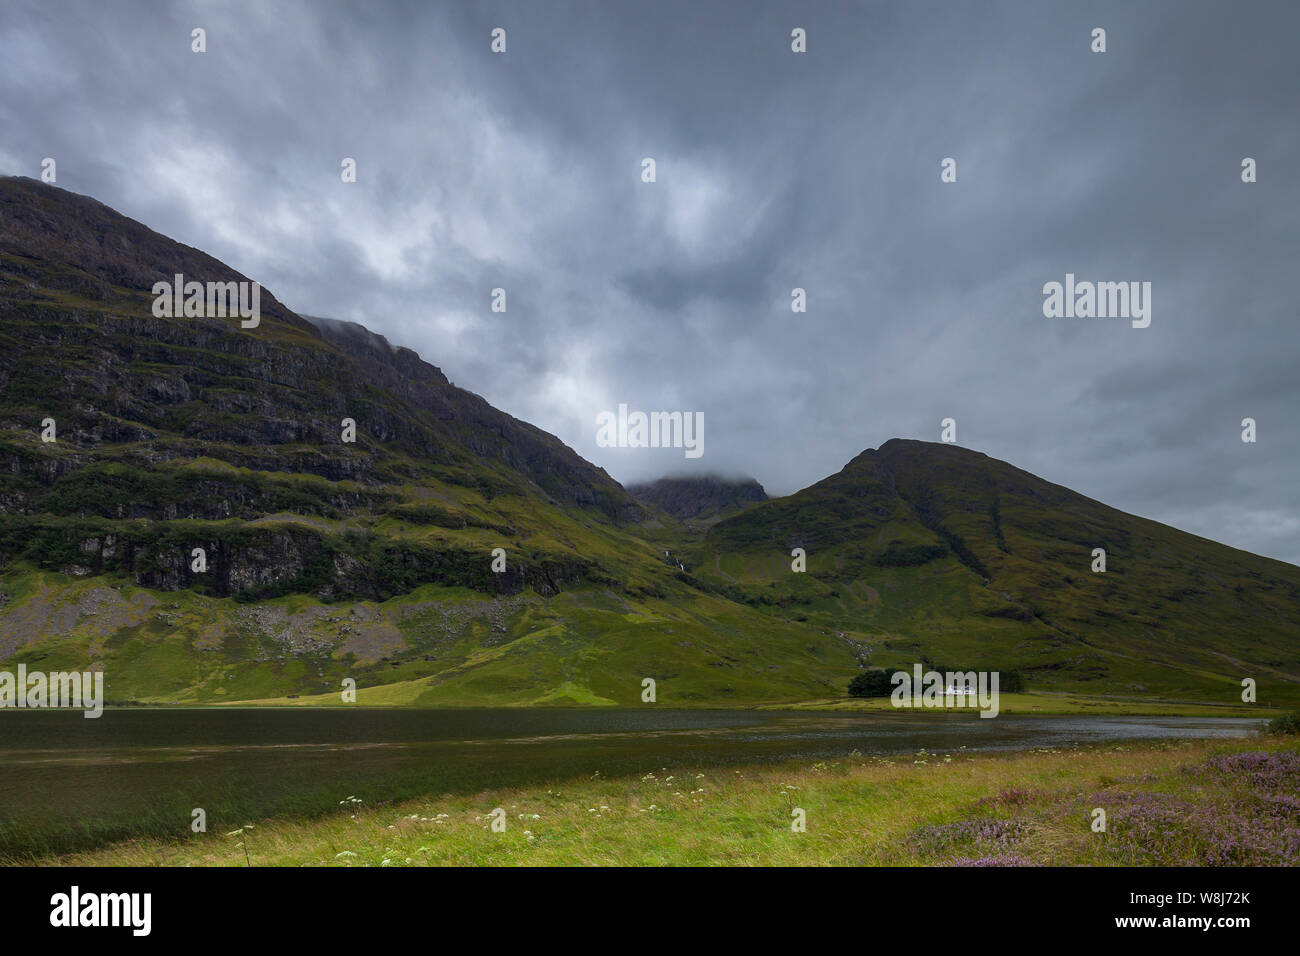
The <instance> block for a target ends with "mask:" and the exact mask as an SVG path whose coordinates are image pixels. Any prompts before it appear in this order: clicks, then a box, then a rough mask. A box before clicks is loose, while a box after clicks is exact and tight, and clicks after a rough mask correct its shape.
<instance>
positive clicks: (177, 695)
mask: <svg viewBox="0 0 1300 956" xmlns="http://www.w3.org/2000/svg"><path fill="white" fill-rule="evenodd" d="M177 273H182V274H183V275H184V276H185V278H186V279H187V280H197V281H200V282H207V281H221V282H226V281H244V280H245V278H246V277H244V276H242V275H240V274H239V273H238V272H236V271H235V270H233V269H231V268H230V267H228V266H226V265H224V264H223V263H221V262H219V261H217V260H216V259H213V258H212V257H210V256H207V255H206V254H204V253H202V252H200V251H198V250H196V249H193V248H190V247H188V246H184V245H182V244H180V243H177V242H175V241H173V240H171V239H168V238H167V237H165V236H161V235H159V234H158V233H155V232H153V231H151V230H149V229H148V228H147V227H145V226H143V225H141V224H140V223H138V222H135V221H133V220H130V219H128V218H126V217H124V216H121V215H120V214H118V213H116V212H114V211H113V210H111V209H109V208H108V207H106V206H104V205H102V204H100V203H97V202H95V201H94V200H92V199H88V198H86V197H82V196H77V195H75V194H72V193H69V192H66V191H64V190H61V189H57V188H54V187H51V186H47V185H44V184H41V183H38V182H35V181H33V180H28V179H17V178H7V179H0V662H3V666H4V667H5V668H12V667H14V666H16V665H17V664H19V663H23V664H26V665H27V666H28V667H29V669H32V670H43V671H58V670H69V669H73V668H84V667H87V666H102V667H103V668H104V670H105V675H106V680H105V683H106V685H107V693H108V696H109V698H110V699H111V700H112V701H116V702H123V701H141V702H153V703H163V702H206V703H212V702H222V701H242V700H285V699H293V698H296V699H298V700H302V701H306V700H315V701H319V702H321V703H338V702H339V696H338V693H339V690H340V687H341V685H342V682H343V680H344V679H345V678H353V679H355V680H356V682H357V684H358V687H359V688H360V693H359V701H360V702H361V703H363V704H394V705H396V704H415V705H444V706H465V705H483V704H508V705H525V704H527V705H536V704H602V703H605V704H608V703H618V704H623V705H628V706H645V705H644V704H642V702H641V694H642V686H643V684H642V682H643V680H644V679H645V678H653V679H654V680H655V681H656V682H657V704H658V706H670V707H671V706H727V705H729V704H755V703H763V702H782V701H796V700H808V699H814V698H828V697H839V696H842V695H843V693H844V687H845V685H846V684H847V682H848V680H849V679H850V678H851V677H852V676H853V675H854V674H855V673H858V672H859V670H860V669H861V668H862V667H864V666H887V667H895V666H910V665H911V663H913V662H914V661H918V660H922V659H924V660H932V661H936V662H939V663H943V664H950V665H953V666H962V667H963V668H968V667H984V668H998V669H1017V670H1019V671H1020V672H1021V673H1022V674H1023V675H1024V676H1025V678H1026V680H1027V681H1028V685H1029V687H1030V688H1031V689H1046V690H1057V689H1059V690H1075V691H1079V690H1082V691H1091V692H1094V693H1098V694H1108V695H1114V696H1135V697H1158V698H1179V699H1193V700H1205V701H1221V702H1230V701H1232V700H1236V699H1237V697H1238V695H1239V693H1240V690H1239V684H1240V681H1241V679H1242V678H1243V677H1253V678H1255V679H1256V680H1257V681H1258V683H1259V694H1260V701H1261V703H1266V704H1273V705H1278V704H1283V703H1294V702H1296V701H1300V681H1298V680H1297V675H1300V651H1298V647H1300V642H1298V641H1297V636H1300V568H1296V567H1294V566H1292V565H1287V564H1284V563H1281V562H1278V561H1271V560H1268V559H1265V558H1260V557H1256V556H1254V555H1249V554H1245V553H1243V552H1240V551H1235V550H1233V549H1231V548H1226V547H1224V546H1222V545H1218V544H1215V543H1213V542H1210V541H1205V540H1203V539H1200V538H1196V537H1194V536H1192V535H1188V534H1185V533H1183V532H1179V531H1176V530H1174V529H1171V528H1167V527H1164V526H1162V525H1159V524H1157V523H1155V522H1151V521H1147V520H1145V519H1142V518H1138V517H1134V516H1132V515H1126V514H1123V513H1122V512H1119V511H1115V510H1114V509H1111V508H1108V507H1106V506H1105V505H1102V504H1100V503H1099V502H1095V501H1092V500H1090V499H1087V498H1085V497H1083V496H1080V495H1077V494H1075V493H1073V492H1070V491H1069V490H1068V489H1065V488H1062V487H1060V486H1057V485H1053V484H1050V483H1048V482H1045V481H1043V480H1041V479H1039V478H1036V477H1034V476H1033V475H1030V474H1028V473H1026V472H1023V471H1020V470H1018V469H1016V468H1013V467H1012V466H1010V465H1008V464H1005V463H1003V462H998V461H995V460H993V459H990V458H987V457H986V456H984V455H980V454H978V453H976V452H972V451H968V450H965V449H962V448H957V447H955V446H951V445H933V444H927V443H922V442H911V441H898V440H895V441H890V442H887V443H885V444H884V445H883V446H881V447H880V448H879V449H873V450H867V451H864V452H863V453H862V454H860V455H859V456H858V457H857V458H855V459H853V461H852V462H850V463H849V464H848V465H847V466H846V467H845V468H844V469H843V470H842V471H841V472H839V473H838V474H836V475H832V476H831V477H829V478H826V479H825V480H823V481H821V482H818V483H817V484H815V485H813V486H811V487H810V488H806V489H804V490H803V491H800V492H798V493H797V494H794V495H790V496H788V497H784V498H777V499H772V500H763V499H765V498H766V495H764V494H763V492H762V489H761V487H759V486H758V485H757V483H756V482H739V483H737V482H726V481H722V480H719V479H685V480H683V479H671V480H667V481H665V482H657V483H655V484H654V485H651V486H649V487H648V488H638V489H636V491H637V494H638V495H639V496H640V500H637V498H636V497H634V496H633V495H630V494H629V493H628V492H627V491H625V490H624V489H623V488H622V487H621V486H620V485H619V484H618V483H617V482H615V481H614V480H613V479H612V478H610V476H609V475H608V474H606V473H605V471H604V470H603V469H601V468H599V467H597V466H595V465H593V464H591V463H589V462H587V461H585V460H583V459H582V458H581V457H580V456H579V455H577V454H576V453H574V452H573V451H572V450H571V449H569V448H568V447H566V446H565V445H564V444H563V443H562V442H560V441H559V440H558V439H557V438H555V437H554V436H552V435H550V434H547V433H546V432H544V431H542V430H541V429H539V428H537V427H535V426H533V425H530V424H528V423H526V422H522V421H520V420H518V419H516V418H513V417H512V416H510V415H508V414H506V413H505V412H502V411H500V410H498V409H495V408H493V407H492V406H491V405H489V404H488V403H487V402H486V401H484V400H483V399H482V398H481V397H479V396H477V395H474V394H473V393H471V392H468V391H466V390H464V389H461V388H457V387H456V386H455V385H453V384H452V383H451V382H450V381H449V380H448V379H447V377H446V376H445V375H444V374H443V373H442V372H441V371H440V370H439V369H438V368H437V367H436V366H434V365H432V364H430V363H428V362H426V361H424V360H423V359H422V358H421V357H420V356H418V355H417V354H416V353H415V352H413V351H411V350H409V349H406V348H402V347H400V346H394V345H392V344H391V343H389V342H388V340H387V339H385V338H384V337H383V336H381V335H378V334H375V333H374V332H372V331H370V330H368V329H366V328H365V327H364V326H362V325H358V324H356V323H351V322H343V321H337V320H332V319H325V318H315V317H307V316H303V315H299V314H297V313H295V312H294V311H292V310H291V309H290V308H289V307H288V306H286V305H285V304H284V303H282V302H280V301H279V300H278V299H277V298H276V297H275V296H274V295H273V294H272V293H271V292H270V291H264V292H263V293H262V299H261V304H262V319H261V323H260V325H258V326H257V327H255V328H243V327H242V326H241V324H240V322H239V320H238V318H226V319H222V318H199V317H192V318H184V317H176V318H167V317H159V316H155V315H154V314H153V308H152V305H153V300H154V296H153V295H152V292H151V289H152V286H153V284H154V283H155V282H158V281H167V282H170V281H171V280H172V278H173V276H174V275H175V274H177ZM348 420H350V421H351V422H352V423H354V424H355V441H346V440H344V439H345V437H346V436H348V432H347V431H346V428H345V421H348ZM51 427H52V428H53V429H54V433H53V436H51V435H50V428H51ZM43 437H54V438H55V440H53V441H46V440H43ZM665 513H668V514H673V515H677V516H678V517H679V518H681V519H683V520H670V519H669V518H668V517H667V514H665ZM1094 547H1104V548H1105V549H1106V552H1107V562H1108V566H1107V570H1106V572H1105V573H1104V574H1094V573H1092V572H1091V571H1090V563H1091V560H1092V557H1091V553H1092V549H1093V548H1094ZM795 548H803V549H805V551H806V554H807V570H806V571H805V572H803V573H798V572H796V571H794V570H792V567H791V562H792V558H791V554H790V552H791V550H792V549H795ZM498 549H500V550H498ZM502 555H504V559H505V567H504V570H500V563H499V561H500V557H501V556H502ZM200 559H201V561H202V563H199V562H200ZM494 566H495V567H494Z"/></svg>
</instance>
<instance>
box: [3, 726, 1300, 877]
mask: <svg viewBox="0 0 1300 956" xmlns="http://www.w3.org/2000/svg"><path fill="white" fill-rule="evenodd" d="M496 808H501V809H502V810H503V811H504V816H505V830H504V831H503V832H496V831H494V830H493V829H492V826H491V820H492V816H493V811H494V810H495V809H496ZM1097 808H1101V809H1103V810H1104V811H1105V812H1106V829H1105V832H1095V831H1094V830H1093V827H1092V823H1093V820H1094V818H1095V810H1096V809H1097ZM797 809H801V810H803V811H804V813H805V814H806V821H807V829H806V832H794V831H793V830H792V828H791V823H792V820H793V819H794V817H793V816H792V815H793V814H794V813H795V811H796V810H797ZM11 862H15V861H11ZM21 862H39V863H44V864H63V865H110V866H111V865H143V866H151V865H165V866H211V865H227V866H246V865H252V866H420V865H484V864H486V865H538V866H545V865H561V866H564V865H570V866H572V865H718V864H729V865H994V866H997V865H1019V866H1024V865H1030V866H1032V865H1048V866H1050V865H1216V864H1217V865H1284V866H1294V865H1296V864H1297V863H1300V741H1297V740H1296V738H1295V737H1270V736H1259V737H1253V738H1249V739H1243V740H1235V741H1230V742H1224V741H1156V742H1146V743H1142V744H1120V745H1117V744H1113V743H1108V744H1104V745H1092V746H1084V747H1076V748H1059V749H1039V750H1032V751H1026V752H1019V753H1010V754H995V755H987V754H981V755H971V754H966V753H964V752H962V751H960V750H959V751H955V752H950V753H927V752H924V751H922V752H920V753H916V754H912V755H908V756H902V757H877V756H858V755H852V756H849V757H846V758H843V759H839V760H832V761H825V762H817V763H809V762H806V761H805V762H790V763H784V764H777V765H764V766H751V767H743V768H740V769H734V768H728V769H725V770H721V769H716V768H714V769H700V770H685V769H674V770H661V769H659V768H653V769H647V772H646V773H644V774H642V775H640V776H633V777H624V778H619V779H608V780H607V779H604V778H602V777H601V775H600V774H599V773H597V774H595V775H593V776H592V777H590V778H585V779H579V780H568V781H564V782H558V783H555V784H553V785H551V786H549V787H548V786H539V787H528V788H521V789H511V790H498V791H485V792H482V793H479V794H477V795H474V796H470V797H454V796H450V795H448V796H444V797H437V798H426V799H418V800H409V801H404V802H402V803H398V804H389V805H383V804H381V805H378V806H371V805H367V804H364V803H360V802H358V801H356V800H355V799H353V798H350V797H349V796H348V795H347V794H342V795H341V799H340V809H339V811H338V812H337V813H334V814H330V815H328V816H326V817H322V818H317V819H313V820H263V821H256V822H252V823H251V824H250V825H246V826H243V827H240V828H239V829H235V830H231V829H229V828H226V829H224V830H223V831H222V832H213V833H209V834H202V835H195V836H193V837H192V838H190V839H187V840H185V841H183V842H172V843H169V842H164V841H159V840H133V841H128V842H125V843H119V844H116V845H113V846H109V847H105V848H102V849H100V850H96V851H93V852H87V853H78V854H69V855H65V856H60V857H49V858H45V859H42V860H38V861H21Z"/></svg>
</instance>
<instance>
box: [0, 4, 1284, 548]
mask: <svg viewBox="0 0 1300 956" xmlns="http://www.w3.org/2000/svg"><path fill="white" fill-rule="evenodd" d="M195 27H202V28H203V29H204V30H206V31H207V47H208V51H207V52H206V53H204V54H196V53H193V52H191V50H190V31H191V30H192V29H193V28H195ZM494 27H502V28H504V29H505V30H506V31H507V44H508V46H507V52H506V53H505V54H504V55H497V54H493V53H492V52H491V50H490V49H489V39H490V38H489V34H490V31H491V30H492V29H493V28H494ZM794 27H803V28H805V29H806V30H807V36H808V52H807V53H804V54H794V53H792V52H791V50H790V31H791V29H793V28H794ZM1094 27H1103V28H1104V29H1105V30H1106V31H1107V45H1108V50H1107V52H1106V53H1104V54H1095V53H1092V52H1091V51H1090V49H1089V43H1090V33H1091V30H1092V29H1093V28H1094ZM1298 34H1300V7H1298V6H1297V5H1296V4H1294V3H1291V2H1278V3H1264V2H1252V3H1247V4H1231V3H1216V4H1210V3H1198V2H1188V0H1167V2H1150V3H1143V4H1133V3H1129V2H1116V3H1090V4H1087V5H1083V4H1079V5H1065V4H1044V3H1040V2H1034V0H1027V2H1022V3H992V2H988V3H958V2H953V3H929V4H919V3H913V2H897V3H796V2H789V3H750V2H747V3H744V4H739V3H722V2H708V0H690V2H681V3H671V2H655V3H646V4H634V3H608V4H587V3H558V2H540V0H524V2H517V3H516V2H510V3H468V2H466V3H385V2H367V3H351V4H335V3H330V4H325V3H291V2H277V3H275V4H266V3H257V2H247V3H223V4H215V3H213V4H209V3H172V4H160V3H156V2H144V0H141V2H138V3H129V2H102V0H100V2H85V3H63V2H48V0H41V2H31V0H16V2H15V0H8V2H6V3H5V5H4V8H3V11H0V172H4V173H20V174H25V175H39V172H40V162H41V160H42V158H43V157H46V156H50V157H54V158H55V159H56V160H57V162H58V184H59V185H60V186H63V187H65V188H68V189H71V190H74V191H76V192H81V193H86V194H89V195H91V196H94V197H95V198H97V199H99V200H101V201H103V202H105V203H107V204H108V205H110V206H112V207H114V208H116V209H118V210H119V211H121V212H123V213H125V214H126V215H129V216H131V217H133V218H135V219H139V220H140V221H142V222H144V223H146V224H147V225H149V226H151V227H153V228H154V229H157V230H158V231H160V232H162V233H165V234H167V235H170V236H172V237H174V238H176V239H178V240H180V241H182V242H185V243H187V244H190V245H194V246H197V247H199V248H202V249H204V250H205V251H207V252H210V253H212V254H213V255H215V256H217V257H218V258H220V259H223V260H224V261H226V262H228V263H230V264H231V265H232V266H234V267H235V268H237V269H239V270H240V271H242V272H244V273H246V274H248V275H250V276H252V277H254V278H256V279H258V280H259V281H261V282H262V283H263V284H264V285H266V286H267V287H268V288H270V289H271V290H272V291H273V292H274V293H275V294H276V295H277V297H279V298H280V299H281V300H283V301H284V302H285V303H286V304H288V305H290V306H291V307H292V308H295V309H297V310H298V311H299V312H303V313H306V314H310V315H324V316H333V317H337V318H343V319H350V320H353V321H357V322H361V323H363V324H365V325H367V326H368V327H370V328H372V329H374V330H375V331H377V332H381V333H383V334H384V335H386V336H387V337H388V338H389V339H390V340H391V341H393V342H394V343H397V344H402V345H406V346H409V347H411V348H414V349H416V350H417V351H418V352H419V353H420V354H421V355H422V356H424V357H425V358H426V359H427V360H429V361H431V362H433V363H434V364H437V365H439V366H440V367H442V368H443V370H444V371H445V372H446V373H447V375H448V377H450V378H451V379H452V380H453V381H455V382H456V383H457V384H459V385H461V386H464V387H466V388H469V389H471V390H473V391H475V392H478V393H479V394H481V395H483V396H484V397H485V398H487V399H488V400H489V401H491V402H492V403H493V404H495V405H497V406H498V407H500V408H503V409H505V410H507V411H509V412H511V413H512V414H515V415H517V416H519V417H520V418H523V419H525V420H528V421H531V422H533V423H535V424H537V425H539V426H541V427H543V428H545V429H547V430H548V431H551V432H553V433H555V434H556V435H558V436H559V437H560V438H562V439H563V440H564V441H565V442H567V443H568V444H569V445H571V446H572V447H573V448H574V449H575V450H577V451H578V452H579V453H580V454H582V455H584V456H585V457H586V458H588V459H590V460H592V461H594V462H596V463H598V464H600V465H603V466H605V467H606V468H607V469H608V470H609V471H610V472H611V473H612V474H613V475H614V476H615V477H617V478H619V479H620V480H623V481H625V482H630V481H635V480H643V479H649V478H653V477H656V476H658V475H661V474H690V473H699V472H716V473H721V474H729V475H738V474H744V475H753V476H754V477H756V478H758V479H759V480H760V481H762V482H763V483H764V485H765V486H766V487H767V488H768V489H769V491H770V492H773V493H788V492H791V491H794V490H797V489H798V488H801V487H805V486H807V485H809V484H811V483H813V482H815V481H817V480H819V479H821V478H823V477H825V476H826V475H827V474H830V473H832V472H834V471H836V470H838V469H839V468H841V467H842V466H843V465H844V463H845V462H847V461H848V460H849V459H850V458H852V457H853V456H854V455H856V454H857V453H858V452H860V451H861V450H862V449H864V448H867V447H874V446H878V445H879V444H881V443H882V442H884V441H885V440H887V439H888V438H891V437H894V436H901V437H914V438H922V439H927V440H937V439H938V437H939V428H940V424H939V423H940V420H941V419H943V418H947V417H952V418H955V419H956V420H957V423H958V436H957V437H958V442H959V444H962V445H966V446H968V447H971V448H975V449H978V450H980V451H984V452H986V453H988V454H990V455H993V456H995V457H998V458H1002V459H1005V460H1007V461H1010V462H1011V463H1013V464H1015V465H1018V466H1020V467H1023V468H1026V469H1028V470H1030V471H1033V472H1035V473H1036V474H1039V475H1042V476H1043V477H1045V478H1047V479H1049V480H1052V481H1056V482H1058V483H1061V484H1064V485H1067V486H1069V487H1071V488H1074V489H1076V490H1078V491H1080V492H1083V493H1084V494H1087V495H1090V496H1092V497H1094V498H1097V499H1099V500H1101V501H1104V502H1106V503H1108V504H1111V505H1114V506H1116V507H1118V508H1121V509H1123V510H1126V511H1130V512H1134V513H1137V514H1141V515H1144V516H1147V517H1151V518H1154V519H1156V520H1159V521H1164V522H1167V523H1169V524H1173V525H1175V526H1176V527H1180V528H1183V529H1185V530H1188V531H1192V532H1194V533H1197V534H1201V535H1204V536H1206V537H1209V538H1213V539H1216V540H1219V541H1223V542H1225V543H1228V544H1231V545H1235V546H1237V547H1241V548H1244V549H1247V550H1250V551H1255V552H1258V553H1261V554H1266V555H1270V556H1273V557H1277V558H1281V559H1284V560H1288V561H1292V562H1297V563H1300V518H1298V517H1297V515H1298V514H1300V509H1298V507H1297V506H1298V505H1300V483H1298V482H1297V481H1296V471H1297V469H1296V464H1297V453H1296V449H1297V447H1300V445H1298V443H1300V426H1298V425H1297V422H1296V410H1297V407H1298V403H1297V401H1296V399H1297V397H1298V395H1300V384H1298V382H1300V376H1297V374H1296V359H1297V348H1296V346H1297V344H1300V328H1298V325H1297V320H1298V319H1300V316H1298V315H1297V304H1296V303H1297V298H1296V295H1295V293H1294V291H1293V287H1294V283H1293V274H1294V271H1295V266H1294V263H1295V260H1296V255H1297V252H1298V251H1300V226H1297V219H1296V213H1297V210H1300V186H1298V185H1297V180H1296V177H1295V175H1294V172H1293V169H1292V164H1293V163H1294V158H1295V157H1296V156H1297V155H1300V149H1298V147H1300V132H1298V124H1297V121H1296V117H1297V115H1300V113H1298V112H1297V107H1298V105H1300V104H1298V102H1297V101H1298V97H1297V94H1298V93H1300V73H1297V71H1296V70H1295V68H1294V63H1295V37H1296V36H1297V35H1298ZM1247 156H1250V157H1253V158H1255V159H1256V160H1257V161H1258V163H1259V181H1258V182H1257V183H1254V184H1249V185H1247V184H1243V183H1242V182H1241V179H1240V164H1241V161H1242V158H1243V157H1247ZM344 157H352V158H354V159H355V160H356V161H357V167H358V181H357V182H356V183H354V184H344V183H342V182H341V180H340V176H339V170H340V162H341V161H342V159H343V158H344ZM644 157H653V158H654V159H655V160H656V164H657V177H658V181H657V182H656V183H654V184H644V183H642V182H641V180H640V173H641V160H642V159H643V158H644ZM945 157H953V158H954V159H956V161H957V168H958V180H957V182H956V183H954V184H944V183H941V182H940V179H939V164H940V161H941V160H942V159H943V158H945ZM1066 273H1074V274H1075V275H1076V276H1078V277H1079V279H1081V280H1083V279H1089V280H1137V281H1149V282H1151V283H1152V290H1153V292H1152V297H1153V303H1152V305H1153V310H1152V323H1151V326H1150V327H1149V328H1146V329H1134V328H1131V327H1130V325H1129V323H1128V322H1127V321H1124V320H1114V319H1108V320H1102V319H1048V318H1045V317H1044V315H1043V312H1042V303H1043V293H1042V288H1043V284H1044V283H1046V282H1050V281H1062V280H1063V279H1064V276H1065V275H1066ZM497 287H501V288H504V289H506V293H507V297H508V300H507V301H508V311H507V312H505V313H493V312H492V311H490V296H491V290H492V289H494V288H497ZM795 287H801V288H804V289H805V290H807V296H808V311H807V312H806V313H804V314H794V313H792V312H791V310H790V295H791V289H793V288H795ZM619 403H626V404H627V405H629V406H630V407H631V408H632V409H642V410H646V411H650V410H659V409H663V410H682V411H686V410H689V411H699V412H703V413H704V416H705V422H706V428H705V455H704V456H703V457H702V458H700V459H698V460H686V459H685V458H684V456H683V455H682V452H681V450H651V449H610V448H601V447H598V446H597V444H596V427H595V421H596V415H597V414H598V413H599V412H601V411H603V410H612V409H615V408H616V407H617V406H618V404H619ZM1246 417H1250V418H1254V419H1255V420H1256V421H1257V422H1258V429H1259V440H1258V442H1257V443H1256V444H1245V443H1243V442H1242V441H1241V440H1240V431H1241V425H1240V423H1241V420H1242V419H1243V418H1246Z"/></svg>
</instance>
